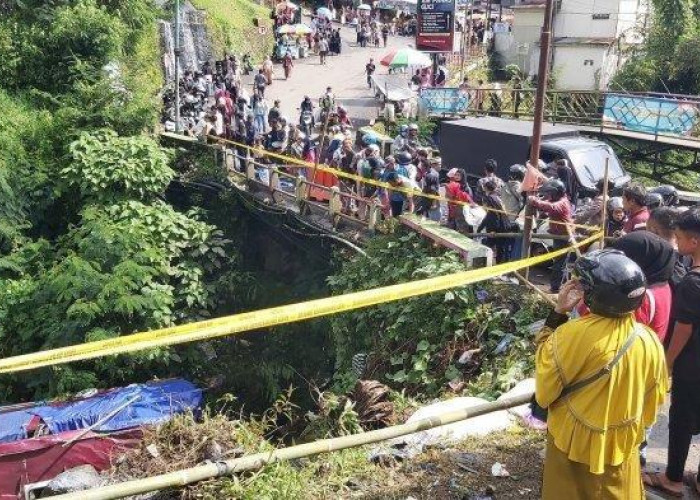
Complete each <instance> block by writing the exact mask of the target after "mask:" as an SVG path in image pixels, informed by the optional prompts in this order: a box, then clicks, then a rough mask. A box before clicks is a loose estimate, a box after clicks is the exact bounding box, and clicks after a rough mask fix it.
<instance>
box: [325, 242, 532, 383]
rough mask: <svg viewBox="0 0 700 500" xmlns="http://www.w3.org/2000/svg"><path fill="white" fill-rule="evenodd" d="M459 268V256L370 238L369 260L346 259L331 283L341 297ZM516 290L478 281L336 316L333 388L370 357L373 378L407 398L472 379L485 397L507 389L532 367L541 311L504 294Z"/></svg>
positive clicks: (414, 244)
mask: <svg viewBox="0 0 700 500" xmlns="http://www.w3.org/2000/svg"><path fill="white" fill-rule="evenodd" d="M464 269H465V265H464V263H463V262H460V260H459V259H458V257H457V255H455V254H453V253H445V252H444V251H443V250H440V249H435V248H434V247H432V245H430V244H429V243H426V242H425V241H424V240H422V239H421V238H420V237H419V236H417V235H416V234H414V233H401V232H400V233H398V234H397V235H395V236H387V237H382V238H375V239H374V240H372V242H371V243H370V245H369V246H368V248H367V257H361V256H357V257H355V258H353V259H351V260H349V261H346V262H344V263H343V265H342V267H341V269H340V270H339V272H337V273H336V274H335V275H334V276H332V277H331V278H329V283H330V286H331V289H332V290H333V292H334V293H345V292H350V291H357V290H363V289H369V288H374V287H378V286H385V285H390V284H395V283H401V282H407V281H411V280H418V279H423V278H428V277H433V276H439V275H442V274H448V273H453V272H457V271H462V270H464ZM516 289H517V287H512V286H510V287H509V286H507V285H504V286H502V287H496V286H493V285H488V284H480V285H479V286H475V287H461V288H457V289H454V290H450V291H447V292H440V293H433V294H430V295H425V296H423V297H417V298H414V299H408V300H401V301H396V302H390V303H387V304H383V305H381V306H376V307H371V308H367V309H362V310H359V311H355V312H352V313H347V314H342V315H337V316H333V318H332V319H331V323H332V329H333V343H334V346H335V349H336V369H337V373H336V380H337V385H338V388H339V389H341V390H346V389H347V388H349V387H350V386H351V385H352V384H353V383H354V381H355V379H356V373H355V371H354V370H353V366H352V365H353V357H355V356H356V355H357V354H367V355H368V362H367V371H368V376H369V377H370V378H376V379H378V380H384V381H386V382H388V383H389V384H391V385H392V386H394V387H395V388H397V389H406V390H408V391H409V393H417V392H420V393H421V394H422V395H423V396H430V395H436V394H438V393H439V392H441V391H442V390H444V389H445V388H446V387H447V384H448V383H450V384H451V386H452V387H453V389H455V390H460V388H462V387H464V386H465V384H467V383H469V382H471V383H472V384H473V391H474V392H477V393H481V394H483V395H486V396H493V395H495V394H496V393H498V392H500V391H502V390H505V389H508V388H509V387H510V386H511V384H513V383H514V382H515V381H517V380H519V379H521V378H523V377H524V376H525V375H526V374H527V373H528V372H529V371H530V370H531V362H532V361H531V357H530V356H527V355H523V354H524V353H528V352H529V349H530V348H531V342H530V339H529V337H530V335H531V332H530V331H529V330H528V328H527V326H528V325H529V324H531V323H532V322H533V321H534V320H535V319H536V318H537V317H538V316H540V315H541V313H542V311H541V309H542V308H541V306H539V305H537V304H538V303H534V302H532V300H531V299H529V298H527V297H525V298H523V297H522V296H509V293H510V294H511V295H512V294H514V293H517V292H515V290H516ZM510 290H512V291H510ZM470 351H471V355H469V354H467V353H469V352H470ZM482 371H483V372H484V375H481V376H479V378H478V379H477V378H476V377H477V375H478V374H479V373H480V372H482Z"/></svg>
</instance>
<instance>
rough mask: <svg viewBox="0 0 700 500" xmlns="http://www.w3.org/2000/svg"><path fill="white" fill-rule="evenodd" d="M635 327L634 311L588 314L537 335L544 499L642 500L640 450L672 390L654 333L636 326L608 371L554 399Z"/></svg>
mask: <svg viewBox="0 0 700 500" xmlns="http://www.w3.org/2000/svg"><path fill="white" fill-rule="evenodd" d="M634 326H635V321H634V318H633V316H632V315H631V314H630V315H629V316H626V317H624V318H604V317H601V316H597V315H594V314H590V315H587V316H585V317H583V318H579V319H575V320H571V321H568V322H567V323H564V324H563V325H561V326H560V327H559V328H557V329H556V330H554V331H553V330H552V329H551V328H548V327H545V328H544V329H543V330H542V331H541V332H540V333H539V334H538V336H537V339H536V341H537V344H538V347H537V353H536V375H535V379H536V392H535V397H536V399H537V403H538V404H539V405H540V406H542V407H543V408H548V410H549V416H548V419H547V424H548V432H549V439H548V446H547V455H546V459H545V472H544V484H543V489H542V498H544V499H554V498H557V499H560V498H566V499H567V500H576V499H579V498H580V499H584V498H590V499H592V498H596V499H598V498H601V499H603V498H614V499H618V498H619V499H625V500H628V499H636V498H642V494H643V491H644V489H643V487H642V482H641V476H640V471H639V456H638V448H639V445H640V444H641V442H642V441H643V440H644V432H645V429H646V428H648V427H650V426H651V425H652V424H653V423H654V421H655V420H656V412H657V410H658V408H659V406H660V405H661V404H662V403H663V401H664V398H665V396H666V392H667V390H668V376H667V372H666V360H665V356H664V350H663V347H662V346H661V344H660V343H659V340H658V338H657V336H656V335H655V334H654V332H653V331H652V330H650V329H648V328H647V327H641V328H639V330H638V331H639V335H638V337H637V339H636V340H635V341H634V343H633V344H632V346H631V347H630V348H629V350H628V351H627V352H626V353H625V354H624V356H623V357H622V358H621V359H620V361H619V362H618V363H617V365H616V366H615V368H613V370H612V372H611V374H610V376H603V377H601V378H599V379H598V380H596V381H595V382H593V383H591V384H590V385H587V386H585V387H583V388H581V389H579V390H578V391H575V392H573V393H571V394H569V395H568V396H565V397H564V398H562V399H560V400H558V401H556V400H557V398H558V397H559V394H560V393H561V391H562V389H563V388H564V387H565V386H568V385H570V384H572V383H573V382H577V381H579V380H582V379H585V378H587V377H589V376H591V375H593V374H594V373H596V372H597V371H598V370H600V369H601V368H602V367H603V366H605V365H606V364H607V363H609V362H610V361H611V360H612V358H613V357H614V356H615V354H616V353H617V352H618V350H619V349H620V348H621V347H622V346H623V344H624V343H625V341H626V340H627V337H628V335H629V334H630V332H631V331H632V329H633V328H634ZM555 401H556V402H555ZM550 405H551V406H550Z"/></svg>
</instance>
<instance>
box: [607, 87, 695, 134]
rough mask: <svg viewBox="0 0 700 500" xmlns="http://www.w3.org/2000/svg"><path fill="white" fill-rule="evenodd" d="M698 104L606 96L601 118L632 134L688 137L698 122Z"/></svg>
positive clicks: (647, 98)
mask: <svg viewBox="0 0 700 500" xmlns="http://www.w3.org/2000/svg"><path fill="white" fill-rule="evenodd" d="M699 104H700V103H698V102H692V101H682V100H676V99H670V98H666V99H664V98H660V97H638V96H630V95H618V94H609V95H607V96H606V97H605V106H604V108H603V119H604V121H606V122H614V123H615V125H616V126H619V127H621V128H624V129H626V130H632V131H635V132H646V133H649V134H673V135H690V133H691V131H692V130H693V128H694V127H695V126H696V125H697V124H698V121H699V119H700V109H699V107H698V105H699Z"/></svg>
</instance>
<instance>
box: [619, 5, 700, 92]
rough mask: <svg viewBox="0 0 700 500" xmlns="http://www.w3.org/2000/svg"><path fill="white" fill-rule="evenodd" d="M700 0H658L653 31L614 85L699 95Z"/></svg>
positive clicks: (654, 13)
mask: <svg viewBox="0 0 700 500" xmlns="http://www.w3.org/2000/svg"><path fill="white" fill-rule="evenodd" d="M699 9H700V2H698V1H697V0H654V2H653V14H652V15H653V17H652V24H651V30H650V32H649V35H648V37H647V40H646V41H645V43H644V46H643V47H642V50H641V51H638V52H636V53H634V54H632V55H631V57H630V58H629V59H628V60H627V62H626V63H625V65H624V66H623V67H622V69H621V71H619V72H618V74H617V75H616V76H615V78H614V80H613V85H615V86H617V87H620V88H623V89H625V90H628V91H649V90H651V91H657V92H669V91H670V92H672V93H678V94H683V93H685V94H697V93H698V92H699V91H700V86H699V82H698V78H697V72H696V71H697V70H696V69H695V68H696V61H697V58H696V55H695V52H696V51H697V41H696V39H697V37H698V20H697V16H696V12H697V11H698V10H699Z"/></svg>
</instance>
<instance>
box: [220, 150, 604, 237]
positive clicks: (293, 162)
mask: <svg viewBox="0 0 700 500" xmlns="http://www.w3.org/2000/svg"><path fill="white" fill-rule="evenodd" d="M207 139H209V140H210V141H212V142H213V143H218V144H222V145H223V144H230V145H231V146H235V147H237V148H242V149H246V150H248V151H250V152H251V153H258V154H260V155H263V156H267V157H270V158H275V159H278V160H280V161H283V162H285V164H286V166H287V167H303V168H310V169H312V170H317V171H319V172H325V173H328V174H331V175H334V176H336V177H340V178H343V179H348V180H353V181H356V182H361V183H363V184H369V185H371V186H376V187H380V188H383V189H386V190H389V191H396V192H399V193H404V194H406V195H409V196H415V197H420V198H428V199H430V200H436V201H441V202H445V203H451V204H453V205H462V206H471V204H470V203H468V202H465V201H458V200H450V199H448V198H445V197H443V196H438V195H433V194H428V193H423V192H422V191H420V190H417V189H412V188H404V187H398V186H392V185H391V184H389V183H387V182H382V181H378V180H376V179H369V178H365V177H362V176H360V175H356V174H350V173H347V172H343V171H342V170H339V169H336V168H332V167H329V166H328V165H325V164H319V165H316V164H315V163H311V162H307V161H304V160H301V159H299V158H294V157H293V156H288V155H283V154H279V153H273V152H272V151H268V150H266V149H261V148H256V147H253V146H249V145H247V144H243V143H240V142H236V141H232V140H230V139H223V138H221V137H216V136H207ZM308 181H311V179H308V180H307V182H308ZM477 206H479V207H480V208H482V209H484V210H485V211H487V212H494V213H500V214H504V215H507V216H510V217H518V215H519V214H514V213H511V212H507V211H505V210H498V209H496V208H492V207H486V206H483V205H477ZM533 219H534V220H541V221H545V220H546V221H548V222H549V223H550V224H559V225H565V226H568V227H570V228H573V229H583V230H587V231H599V230H600V228H599V227H598V226H588V225H584V224H574V223H565V222H557V221H551V220H549V219H543V218H540V217H533Z"/></svg>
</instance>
